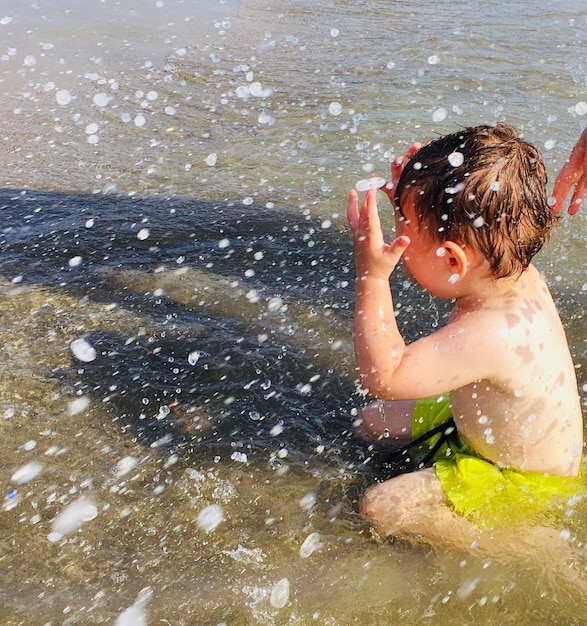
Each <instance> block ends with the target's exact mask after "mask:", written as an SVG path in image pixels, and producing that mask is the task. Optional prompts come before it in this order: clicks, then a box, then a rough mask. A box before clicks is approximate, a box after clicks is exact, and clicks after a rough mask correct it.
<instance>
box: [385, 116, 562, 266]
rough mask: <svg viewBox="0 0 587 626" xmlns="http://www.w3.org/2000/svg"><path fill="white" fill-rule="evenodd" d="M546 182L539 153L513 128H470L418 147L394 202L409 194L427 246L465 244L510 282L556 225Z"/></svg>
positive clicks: (397, 203) (502, 126)
mask: <svg viewBox="0 0 587 626" xmlns="http://www.w3.org/2000/svg"><path fill="white" fill-rule="evenodd" d="M546 180H547V179H546V170H545V167H544V162H543V159H542V156H541V154H540V153H539V152H538V150H537V149H536V148H535V147H534V146H533V145H532V144H530V143H528V142H527V141H524V140H523V139H521V138H520V137H519V136H518V133H517V131H516V129H515V128H513V127H512V126H509V125H508V124H503V123H499V124H497V125H495V126H475V127H472V128H465V129H464V130H462V131H459V132H456V133H452V134H450V135H446V136H444V137H440V138H439V139H436V140H435V141H433V142H431V143H429V144H428V145H426V146H424V147H423V148H421V149H420V150H419V151H418V152H417V153H416V154H415V155H414V156H413V157H412V158H411V159H410V161H409V162H408V163H407V164H406V166H405V168H404V170H403V172H402V175H401V178H400V180H399V182H398V185H397V189H396V191H395V203H396V206H399V207H401V201H402V199H403V200H404V201H405V199H406V197H407V196H408V194H409V195H410V197H411V199H413V201H414V206H415V209H416V214H417V216H418V223H419V226H421V227H424V228H428V229H430V234H431V235H432V237H433V239H434V240H437V241H447V240H451V241H455V242H457V243H460V244H461V245H470V246H473V247H474V248H475V249H477V250H479V251H480V252H481V253H482V254H483V255H484V256H485V258H486V259H487V261H488V262H489V265H490V268H491V272H492V275H493V276H494V277H495V278H502V277H506V276H517V275H519V274H521V273H522V272H523V271H524V270H525V269H526V268H527V267H528V265H529V264H530V261H531V260H532V257H533V256H534V255H535V254H536V253H537V252H538V251H539V250H540V248H542V246H543V245H544V243H545V242H546V241H547V240H548V238H549V236H550V232H551V229H552V227H553V225H554V224H555V223H556V221H557V219H558V218H557V216H556V215H555V214H554V213H553V212H552V210H551V209H550V207H549V205H548V201H547V196H546Z"/></svg>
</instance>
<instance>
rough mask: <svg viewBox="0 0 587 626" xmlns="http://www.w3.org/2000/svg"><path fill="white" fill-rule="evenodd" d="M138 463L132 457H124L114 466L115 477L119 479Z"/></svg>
mask: <svg viewBox="0 0 587 626" xmlns="http://www.w3.org/2000/svg"><path fill="white" fill-rule="evenodd" d="M138 462H139V461H138V459H137V458H136V457H134V456H125V457H124V458H122V459H120V461H118V463H117V464H116V476H117V477H119V478H120V477H121V476H125V475H126V474H128V473H129V472H131V471H132V470H133V469H134V468H135V467H136V465H137V463H138Z"/></svg>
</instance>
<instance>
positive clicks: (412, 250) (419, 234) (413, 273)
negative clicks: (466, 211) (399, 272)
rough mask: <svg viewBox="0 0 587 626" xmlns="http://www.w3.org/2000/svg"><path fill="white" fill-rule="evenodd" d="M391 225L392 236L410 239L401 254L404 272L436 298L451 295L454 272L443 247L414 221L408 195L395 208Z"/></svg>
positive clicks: (410, 198)
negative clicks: (393, 232)
mask: <svg viewBox="0 0 587 626" xmlns="http://www.w3.org/2000/svg"><path fill="white" fill-rule="evenodd" d="M395 224H396V231H397V232H396V236H399V235H406V236H407V237H409V238H410V241H411V243H410V245H409V246H408V247H407V249H406V251H405V252H404V254H403V257H402V261H403V264H404V268H405V270H406V272H407V274H408V275H409V276H410V277H411V278H412V279H413V280H415V281H416V282H417V283H418V284H419V285H420V286H421V287H423V288H424V289H425V290H426V291H427V292H428V293H430V294H431V295H433V296H435V297H437V298H453V297H455V283H456V281H455V276H456V275H455V274H454V272H451V263H450V259H449V258H447V252H446V249H445V248H444V247H443V242H442V241H439V240H438V238H435V237H434V236H433V233H430V232H429V231H428V229H427V228H426V225H425V224H419V223H418V218H417V214H416V208H415V205H414V202H413V199H412V197H411V194H406V197H405V198H402V203H401V206H399V207H397V208H396V209H395Z"/></svg>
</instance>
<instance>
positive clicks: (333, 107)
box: [328, 102, 342, 116]
mask: <svg viewBox="0 0 587 626" xmlns="http://www.w3.org/2000/svg"><path fill="white" fill-rule="evenodd" d="M328 112H329V113H330V115H334V116H337V115H340V114H341V113H342V104H340V102H331V103H330V105H329V107H328Z"/></svg>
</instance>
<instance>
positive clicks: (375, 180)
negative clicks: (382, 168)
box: [355, 176, 386, 192]
mask: <svg viewBox="0 0 587 626" xmlns="http://www.w3.org/2000/svg"><path fill="white" fill-rule="evenodd" d="M385 182H386V181H385V178H381V176H372V177H371V178H363V179H362V180H359V181H357V184H356V185H355V189H356V190H357V191H359V192H363V191H367V190H369V189H379V188H380V187H383V185H385Z"/></svg>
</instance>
